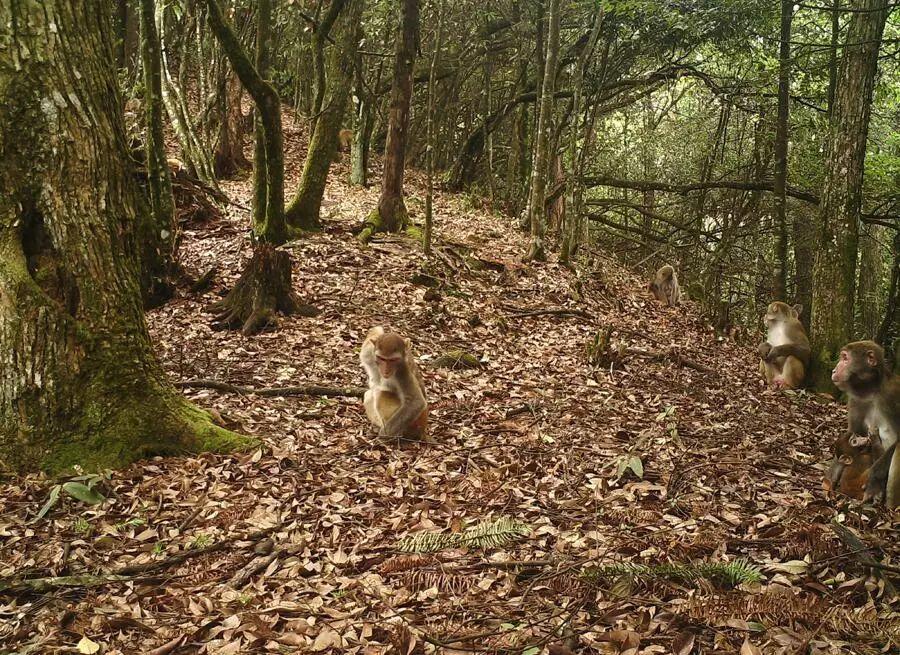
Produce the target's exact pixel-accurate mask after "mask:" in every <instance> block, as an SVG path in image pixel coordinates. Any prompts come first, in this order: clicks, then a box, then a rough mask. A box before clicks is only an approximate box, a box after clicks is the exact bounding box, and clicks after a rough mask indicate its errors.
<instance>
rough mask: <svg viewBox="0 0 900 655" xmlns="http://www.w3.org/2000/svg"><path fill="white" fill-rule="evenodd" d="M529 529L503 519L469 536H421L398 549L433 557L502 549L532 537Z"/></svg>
mask: <svg viewBox="0 0 900 655" xmlns="http://www.w3.org/2000/svg"><path fill="white" fill-rule="evenodd" d="M529 531H530V530H529V528H528V526H527V525H525V524H524V523H522V522H521V521H517V520H516V519H511V518H506V517H501V518H499V519H497V520H496V521H490V522H487V523H479V524H478V525H476V526H474V527H471V528H469V529H467V530H466V531H465V532H453V533H449V534H448V533H439V532H438V533H436V532H418V533H416V534H410V535H407V536H405V537H403V539H401V540H400V543H399V544H397V548H398V549H399V550H401V551H403V552H405V553H433V552H436V551H438V550H444V549H445V548H461V547H469V548H472V547H475V548H502V547H503V546H505V545H506V544H508V543H511V542H512V541H514V540H515V539H516V538H517V537H520V536H525V535H527V534H528V533H529Z"/></svg>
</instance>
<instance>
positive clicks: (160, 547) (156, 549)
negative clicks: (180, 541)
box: [150, 541, 166, 557]
mask: <svg viewBox="0 0 900 655" xmlns="http://www.w3.org/2000/svg"><path fill="white" fill-rule="evenodd" d="M150 552H151V553H152V554H153V555H154V556H155V557H159V556H160V555H162V554H163V553H165V552H166V545H165V544H164V543H163V542H161V541H157V542H156V543H155V544H153V550H152V551H150Z"/></svg>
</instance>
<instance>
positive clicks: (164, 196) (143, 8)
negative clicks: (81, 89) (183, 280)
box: [140, 0, 178, 306]
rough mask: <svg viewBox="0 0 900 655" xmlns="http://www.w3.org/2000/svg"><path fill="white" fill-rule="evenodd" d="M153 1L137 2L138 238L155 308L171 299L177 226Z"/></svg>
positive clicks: (148, 292)
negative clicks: (142, 159)
mask: <svg viewBox="0 0 900 655" xmlns="http://www.w3.org/2000/svg"><path fill="white" fill-rule="evenodd" d="M153 1H154V0H140V3H141V4H140V13H141V63H142V65H143V72H144V114H145V116H146V136H145V139H144V140H145V144H144V151H145V153H146V158H147V188H148V189H149V191H150V215H151V218H152V220H151V222H150V226H151V229H149V230H147V232H148V233H147V234H144V235H141V239H140V243H141V246H142V248H141V250H142V255H143V257H142V258H143V260H144V261H143V262H142V267H143V270H144V275H145V277H146V278H149V279H148V280H147V283H146V286H145V293H146V302H147V304H148V305H150V306H153V305H157V304H159V303H161V302H163V301H165V300H168V299H169V298H171V297H172V292H173V290H174V284H173V282H172V279H171V278H172V274H173V273H174V269H175V249H176V245H177V243H178V224H177V223H176V222H175V199H174V197H173V196H172V178H171V173H170V171H169V166H168V164H167V162H166V143H165V138H164V136H163V102H162V70H161V62H162V59H161V55H160V47H159V35H158V34H157V32H156V23H155V7H154V4H153Z"/></svg>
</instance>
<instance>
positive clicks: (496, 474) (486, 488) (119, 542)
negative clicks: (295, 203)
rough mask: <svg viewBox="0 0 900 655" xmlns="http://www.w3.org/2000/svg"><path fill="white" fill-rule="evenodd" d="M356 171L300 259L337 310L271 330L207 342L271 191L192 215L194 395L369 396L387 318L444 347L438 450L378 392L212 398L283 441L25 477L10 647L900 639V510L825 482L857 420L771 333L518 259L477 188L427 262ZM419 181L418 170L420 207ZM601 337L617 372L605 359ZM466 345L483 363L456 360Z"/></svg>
mask: <svg viewBox="0 0 900 655" xmlns="http://www.w3.org/2000/svg"><path fill="white" fill-rule="evenodd" d="M285 130H286V144H287V151H286V160H287V162H288V165H287V177H288V179H287V181H286V188H288V189H292V188H295V187H296V184H297V182H298V175H299V171H300V170H301V163H302V159H303V157H304V153H305V135H303V134H302V130H301V129H300V128H299V126H298V125H297V123H296V122H295V121H294V120H293V118H292V117H291V116H290V115H286V116H285ZM348 159H349V158H348V157H347V156H346V155H344V156H343V158H342V160H341V161H339V162H337V163H336V164H335V166H334V169H333V173H332V176H331V179H330V182H329V185H328V187H327V189H326V193H325V198H324V200H323V215H322V218H323V222H324V225H325V228H324V229H323V230H322V231H321V232H319V233H316V234H313V235H311V236H308V237H305V238H303V239H301V240H299V241H296V242H293V243H291V244H289V245H288V246H287V247H288V248H289V250H290V251H291V255H292V258H293V262H294V264H293V265H294V286H295V290H296V291H297V293H298V294H299V295H300V296H301V297H302V298H304V301H305V302H309V303H311V304H313V305H315V306H316V307H318V308H319V309H320V310H321V313H320V314H319V315H318V316H315V317H286V318H282V319H281V320H280V322H279V325H278V326H277V329H275V330H272V331H268V332H264V333H262V334H260V335H258V336H256V337H252V338H245V337H242V336H241V335H240V334H238V333H235V332H217V331H213V330H212V329H211V327H210V317H209V315H207V314H204V312H203V307H204V306H205V305H206V304H208V303H209V302H210V301H212V300H215V299H216V298H217V297H219V296H220V294H221V293H223V292H224V290H226V289H228V288H230V287H231V285H232V284H233V283H234V281H235V280H236V279H237V277H238V275H239V273H240V271H241V268H242V263H243V262H244V261H245V260H246V259H247V258H248V257H249V255H250V244H249V242H248V239H247V226H248V225H249V215H248V213H247V211H246V210H245V207H246V206H248V205H249V204H250V202H249V191H250V188H249V185H250V182H249V178H246V179H243V180H237V181H230V182H224V183H223V184H222V187H223V190H224V191H225V192H226V193H227V194H228V195H229V196H230V197H231V198H232V199H234V200H237V201H238V203H239V204H238V205H229V206H228V207H226V208H225V210H224V211H223V215H222V217H221V218H218V219H216V221H214V222H211V223H206V224H204V225H203V226H199V227H197V228H196V229H190V228H188V229H186V231H185V235H184V242H183V245H182V255H181V256H182V259H183V261H184V262H185V263H186V264H187V265H188V266H189V267H190V268H192V269H195V270H208V269H209V268H210V267H211V266H213V265H216V266H217V267H218V270H219V271H220V277H219V279H217V280H216V283H215V285H214V286H213V287H212V289H211V290H210V291H209V292H207V293H205V294H203V295H195V296H192V295H184V296H181V297H179V298H176V299H175V300H173V301H171V302H170V303H168V304H167V305H165V306H163V307H161V308H158V309H155V310H153V311H152V312H150V314H149V316H148V322H149V324H150V327H151V332H152V335H153V337H154V343H155V345H156V349H157V352H158V354H159V357H160V358H161V360H162V362H163V364H164V366H165V367H166V370H167V372H168V373H169V375H170V377H171V379H172V380H173V381H185V380H190V379H214V380H218V381H222V382H226V383H231V384H234V385H243V386H250V387H273V386H289V385H305V384H324V385H329V386H337V387H358V386H361V385H362V384H364V380H365V376H364V375H363V372H362V370H361V369H360V367H359V364H358V360H357V352H358V347H359V345H360V342H361V340H362V338H363V337H364V335H365V334H366V332H367V331H368V329H369V328H370V327H371V326H373V325H376V324H384V325H387V326H390V327H392V328H394V329H396V330H398V331H400V332H401V333H403V334H404V335H406V336H409V337H410V338H412V340H413V342H414V346H415V351H416V353H417V354H418V355H419V357H420V365H421V368H422V370H423V374H424V376H425V381H426V386H427V391H428V396H429V400H430V402H431V404H432V414H431V418H432V419H433V420H432V436H433V439H434V443H430V444H418V443H413V444H389V443H383V442H381V441H379V440H378V439H377V438H376V437H374V436H373V435H372V433H371V432H370V430H369V429H368V426H367V422H366V418H365V413H364V412H363V408H362V406H361V404H360V403H359V400H358V399H356V398H318V397H312V396H299V397H297V396H292V397H259V396H253V395H241V394H238V393H223V392H221V391H217V390H210V389H186V390H185V394H186V395H187V396H188V397H189V398H190V399H191V400H192V401H194V402H195V403H196V404H198V405H199V406H201V407H203V408H206V409H208V410H214V414H215V416H216V417H217V418H220V419H221V420H222V421H223V422H224V423H225V424H226V425H227V426H228V427H229V428H231V429H234V430H238V431H240V432H243V433H245V434H251V435H255V436H257V437H258V438H259V439H260V447H259V448H257V449H255V450H253V451H251V452H247V453H238V454H233V455H228V456H221V455H212V454H203V455H199V456H195V457H178V458H155V459H153V460H150V461H146V462H139V463H137V464H135V465H134V466H132V467H130V468H128V469H125V470H122V471H117V472H113V473H111V474H110V476H109V478H108V479H104V480H103V481H102V482H100V483H98V484H97V485H96V486H95V487H92V488H91V490H90V493H87V492H85V490H84V489H81V488H80V487H71V486H70V487H69V489H70V490H72V489H74V490H75V491H76V493H71V492H70V493H69V494H60V493H59V490H58V488H57V487H54V484H55V481H53V480H48V479H46V478H44V477H42V476H36V475H35V476H28V477H22V478H17V479H13V480H11V481H8V483H7V485H6V493H5V494H4V496H3V498H2V500H0V644H2V648H3V650H4V652H6V650H9V652H20V653H55V652H69V653H71V652H82V653H93V652H102V653H110V654H115V653H123V654H125V653H153V654H155V655H164V654H184V653H209V654H210V655H227V654H229V653H307V652H314V653H365V654H367V655H369V654H371V655H374V654H378V653H402V654H403V655H411V654H413V653H425V652H446V653H461V652H507V653H522V654H526V653H527V654H528V655H536V654H537V653H541V652H550V653H556V654H561V653H621V654H626V653H627V654H643V653H679V654H687V653H691V652H698V653H699V652H711V651H713V650H715V651H716V652H723V653H740V654H741V655H745V654H746V655H753V654H756V653H800V652H804V653H823V654H824V653H845V652H848V649H850V651H852V652H855V653H856V652H858V653H868V652H870V653H876V652H888V651H890V650H891V649H896V648H897V645H898V644H900V618H898V617H900V613H898V604H897V601H896V599H895V598H894V596H893V595H892V593H891V592H892V589H893V584H896V583H897V581H898V579H900V573H898V571H900V569H898V567H897V564H896V562H897V560H898V558H900V540H898V538H897V529H896V522H895V521H893V520H892V516H891V514H890V513H889V512H887V511H886V510H883V509H877V508H871V507H862V506H860V505H859V504H858V503H854V502H851V501H848V500H846V499H825V498H824V497H823V493H822V491H821V477H822V473H823V466H822V463H823V462H824V461H825V460H826V459H827V457H828V453H829V451H830V445H831V442H832V440H833V439H834V438H835V436H837V435H838V434H840V432H841V431H842V430H843V428H844V425H845V420H846V419H845V412H844V409H843V408H841V407H840V406H839V405H838V404H836V403H833V402H830V401H828V400H826V399H823V398H821V397H818V396H816V395H814V394H809V393H805V392H799V393H790V392H788V393H782V392H774V391H769V390H766V389H765V388H764V386H763V384H762V383H761V381H760V380H759V379H758V378H759V376H758V373H757V371H756V359H755V357H754V353H753V348H752V346H753V345H754V340H755V339H756V338H757V335H755V334H753V335H747V334H740V333H738V334H733V335H728V336H717V335H716V333H715V331H714V330H713V329H712V328H711V327H710V326H709V325H708V324H707V322H706V321H705V320H703V319H702V318H701V317H700V316H699V315H698V309H697V307H696V306H695V305H694V304H693V303H691V302H687V303H685V305H684V306H683V307H681V308H678V309H673V308H665V307H662V306H661V305H659V304H657V303H655V302H654V301H652V299H651V298H650V297H649V294H648V293H646V292H645V283H644V281H643V280H642V279H641V278H640V277H638V276H636V275H635V274H634V272H632V271H629V270H627V269H625V268H623V267H622V266H621V265H620V264H618V263H617V262H616V261H615V260H614V259H613V258H611V257H609V256H607V255H605V254H603V253H601V252H599V251H595V252H590V253H588V257H587V260H588V261H587V262H586V265H585V266H584V267H583V268H582V269H581V270H580V272H579V273H575V272H573V271H572V270H569V269H567V268H565V267H563V266H560V265H557V264H555V263H548V264H534V265H525V264H522V262H521V255H522V253H524V252H525V250H526V245H527V235H525V234H523V233H521V232H519V231H518V230H517V228H516V227H515V221H514V220H512V219H509V218H507V217H503V216H500V215H497V214H492V213H490V212H489V211H487V210H486V209H484V208H483V207H481V206H478V203H475V202H473V201H472V199H471V198H469V197H467V196H464V195H454V194H449V193H441V192H438V193H437V194H436V198H435V234H436V235H437V237H438V238H437V241H436V254H435V257H434V258H433V259H432V260H431V261H429V260H427V259H426V258H425V257H424V256H423V255H422V253H421V248H420V247H419V246H418V245H417V244H415V243H414V242H413V241H412V240H410V239H408V238H406V237H403V236H381V237H379V238H378V239H377V240H376V241H375V242H374V243H373V244H372V245H371V246H369V247H363V246H360V245H359V244H358V243H357V242H356V240H355V238H354V235H353V232H354V229H355V228H356V226H357V225H358V223H359V221H360V220H361V219H362V218H363V217H364V216H365V215H366V213H367V212H368V210H369V209H370V208H371V207H372V206H373V205H374V204H375V203H376V202H377V197H378V187H377V184H375V185H373V186H371V187H369V188H367V189H361V188H358V187H351V186H349V185H348V184H347V183H346V182H345V180H346V179H347V176H348V175H347V174H348V165H349V161H348ZM378 165H379V162H376V163H375V166H376V168H375V170H373V171H372V178H371V179H372V180H373V181H376V182H377V180H378V179H379V178H378V176H379V174H380V171H379V170H378V168H377V166H378ZM423 188H424V178H423V176H422V175H421V174H420V173H418V172H417V171H409V174H408V181H407V194H408V198H407V202H408V205H409V209H410V213H411V215H412V217H413V220H414V221H415V222H421V220H422V216H423V206H424V193H423ZM598 334H606V335H608V337H609V344H608V345H609V353H607V354H611V355H612V356H610V357H607V358H606V359H605V360H603V361H604V364H605V365H604V366H599V365H598V364H597V360H596V359H595V358H592V357H590V356H588V354H587V352H586V351H587V350H589V346H590V345H591V344H596V343H597V342H598ZM600 341H603V340H602V339H601V340H600ZM641 352H645V353H646V352H651V353H664V354H665V355H666V356H664V357H646V356H641V354H640V353H641ZM448 353H451V354H452V355H451V356H452V357H454V358H456V359H457V360H459V359H460V355H459V354H458V353H468V354H470V355H472V356H474V357H475V358H477V360H473V361H476V364H475V365H472V366H465V367H458V366H449V367H443V366H442V367H438V366H434V365H433V362H434V361H435V360H438V359H439V358H441V357H442V356H445V355H447V354H448ZM601 355H604V356H605V354H604V353H601ZM686 360H688V361H689V362H690V364H693V365H696V366H693V365H684V363H685V361H686ZM82 486H83V485H82ZM52 489H57V491H56V492H55V495H54V502H53V505H52V506H51V507H50V508H49V509H48V510H47V512H46V516H43V517H42V518H41V519H40V520H38V521H35V522H33V523H31V522H30V521H32V519H34V518H35V516H36V515H37V513H38V512H40V511H41V509H42V507H43V506H45V504H46V502H47V500H48V496H49V495H50V494H51V490H52ZM79 497H81V499H82V500H89V501H97V500H99V501H100V502H97V503H96V504H85V503H83V502H79V500H78V498H79ZM833 521H837V522H840V523H842V524H843V525H845V526H846V527H848V528H850V529H852V530H853V531H854V533H855V534H856V535H858V536H859V537H860V538H861V539H862V540H863V543H864V544H865V547H866V548H868V549H869V550H868V551H867V552H868V554H869V555H870V556H871V557H873V558H874V561H875V562H876V563H880V565H879V566H881V567H882V568H876V569H867V568H866V567H864V566H863V565H862V564H861V560H860V558H859V555H860V553H859V552H856V551H854V550H853V549H851V548H849V547H848V546H846V545H845V544H844V543H843V542H842V541H840V540H839V539H838V538H837V536H836V534H835V531H834V530H833V529H832V528H831V525H830V524H831V523H832V522H833ZM498 526H499V527H498ZM479 535H481V536H479ZM417 544H418V546H419V547H417ZM404 551H411V552H404ZM598 567H599V568H598ZM744 567H746V570H747V571H750V572H752V575H751V574H750V573H748V574H747V576H745V577H741V575H742V574H741V571H743V570H744ZM597 570H602V571H603V573H604V574H603V575H592V573H591V572H592V571H593V572H596V571H597ZM722 571H726V572H730V574H728V575H723V574H722ZM735 571H737V573H735ZM715 572H717V573H716V574H715V575H713V573H715ZM35 580H52V581H55V582H53V583H52V584H50V583H49V582H48V583H47V584H49V585H50V586H41V587H39V588H38V589H36V588H34V587H29V586H28V585H27V583H28V582H29V581H35ZM65 581H68V582H65ZM64 582H65V583H64ZM892 583H893V584H892ZM95 648H96V650H95ZM893 652H896V651H893Z"/></svg>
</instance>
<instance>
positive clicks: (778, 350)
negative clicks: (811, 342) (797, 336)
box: [760, 343, 811, 364]
mask: <svg viewBox="0 0 900 655" xmlns="http://www.w3.org/2000/svg"><path fill="white" fill-rule="evenodd" d="M810 352H811V350H810V348H809V346H804V345H803V344H799V343H786V344H784V345H782V346H774V347H773V348H772V349H771V350H769V353H768V354H767V355H763V359H765V360H766V361H768V362H771V361H772V360H773V359H778V358H779V357H791V356H793V357H796V358H797V359H799V360H800V361H801V362H803V363H804V364H806V363H807V362H809V355H810ZM760 354H762V351H760Z"/></svg>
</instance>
